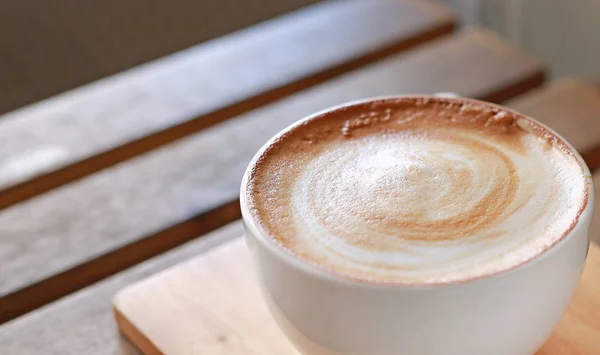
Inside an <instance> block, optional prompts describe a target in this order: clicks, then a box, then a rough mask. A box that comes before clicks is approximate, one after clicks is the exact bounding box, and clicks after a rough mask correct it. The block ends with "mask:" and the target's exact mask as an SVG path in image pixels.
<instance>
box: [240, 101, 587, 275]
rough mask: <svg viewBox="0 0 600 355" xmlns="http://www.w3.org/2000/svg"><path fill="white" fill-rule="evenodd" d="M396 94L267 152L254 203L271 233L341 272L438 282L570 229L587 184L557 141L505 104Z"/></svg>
mask: <svg viewBox="0 0 600 355" xmlns="http://www.w3.org/2000/svg"><path fill="white" fill-rule="evenodd" d="M440 100H441V99H440ZM402 104H403V105H401V106H400V108H399V107H397V104H396V105H394V104H390V105H384V106H383V107H382V108H380V109H379V110H376V111H373V110H372V108H371V111H370V112H376V114H367V115H365V114H364V113H360V112H361V111H360V110H358V112H359V113H358V114H357V112H346V113H344V114H338V116H335V117H330V118H329V120H325V119H323V120H322V121H317V120H316V121H314V122H313V123H314V127H312V128H311V127H310V125H306V126H302V127H301V128H300V129H297V131H293V130H292V134H288V135H287V136H284V137H283V139H282V140H281V141H279V142H278V144H281V146H278V149H277V153H276V154H269V152H268V151H267V153H266V154H265V155H264V156H263V157H262V158H263V161H260V163H261V164H262V165H258V167H259V168H257V169H256V171H255V174H254V177H253V179H252V180H251V182H250V184H251V187H253V189H252V191H253V192H252V195H251V201H253V203H254V206H255V212H256V215H257V216H258V218H260V219H261V221H264V223H263V224H264V226H265V228H266V230H267V231H268V232H269V233H270V234H271V235H272V236H273V238H274V240H275V241H276V242H278V243H279V244H280V245H282V246H283V247H284V248H286V249H288V250H289V251H291V252H292V253H294V254H295V255H297V256H299V257H301V258H303V259H305V260H307V261H309V262H312V263H314V264H316V265H317V266H319V267H322V268H325V269H329V270H331V271H333V272H336V273H338V274H341V275H344V276H347V277H351V278H355V279H360V280H371V281H378V282H398V281H400V282H425V283H435V282H451V281H457V280H464V279H469V278H473V277H479V276H482V275H486V274H490V273H494V272H497V271H498V270H503V269H506V268H510V267H512V266H514V265H517V264H519V263H520V262H522V261H523V260H527V259H529V258H531V257H532V256H534V255H537V254H539V253H540V252H542V251H543V250H545V249H547V248H548V247H549V246H550V245H552V244H553V243H555V242H556V241H557V240H559V239H560V238H561V237H562V236H563V235H564V234H565V233H567V232H568V231H569V230H570V228H571V227H572V225H573V223H574V221H576V219H577V217H578V214H579V213H580V211H581V209H582V206H584V205H585V204H584V203H585V202H586V198H587V192H586V191H587V182H586V181H585V179H584V177H583V174H582V170H581V166H580V165H579V163H578V162H577V160H576V159H575V158H574V157H573V156H572V155H570V154H568V153H567V152H565V151H564V148H565V147H564V146H557V145H555V144H553V142H556V141H552V140H551V139H548V138H547V137H544V136H541V135H540V134H536V132H535V129H533V128H531V127H530V128H531V129H529V130H524V129H523V127H521V126H519V125H518V124H517V121H511V120H508V121H507V120H506V115H505V113H504V112H501V113H502V114H501V115H499V114H498V112H494V111H485V110H484V109H481V110H478V109H473V108H472V107H470V110H465V108H464V104H463V105H443V106H441V108H440V104H439V103H437V102H436V103H434V104H429V105H422V107H418V110H415V107H417V104H413V105H408V106H407V105H406V103H405V102H402ZM475 108H477V107H475ZM363 110H367V109H366V108H364V109H363ZM367 111H368V110H367ZM377 112H381V113H382V114H381V115H378V114H377ZM440 112H442V114H440ZM415 114H417V115H416V116H415ZM357 115H358V117H359V118H361V121H360V124H356V123H355V122H356V121H352V118H354V117H356V116H357ZM379 117H383V118H382V119H378V118H379ZM415 117H417V118H415ZM448 117H451V119H448ZM490 117H491V119H492V120H491V121H490ZM498 117H500V118H501V119H502V120H501V121H498V120H496V118H498ZM349 119H350V120H349ZM521 119H524V118H521ZM365 121H366V124H364V122H365ZM348 122H351V123H350V124H349V123H348ZM348 127H352V128H353V129H355V131H350V130H348ZM526 127H527V126H525V128H526ZM532 127H533V126H532ZM338 128H339V129H338ZM535 128H537V127H535ZM307 129H308V130H309V131H310V133H309V134H308V135H307V133H306V130H307ZM544 133H549V132H544ZM307 136H308V137H309V139H306V137H307Z"/></svg>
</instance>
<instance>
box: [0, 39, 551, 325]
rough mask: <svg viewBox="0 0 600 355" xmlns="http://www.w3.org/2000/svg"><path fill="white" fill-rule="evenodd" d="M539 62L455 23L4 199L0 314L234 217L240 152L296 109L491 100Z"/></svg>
mask: <svg viewBox="0 0 600 355" xmlns="http://www.w3.org/2000/svg"><path fill="white" fill-rule="evenodd" d="M542 73H543V71H542V68H541V66H540V64H539V62H538V61H537V60H535V59H533V58H531V57H529V56H527V55H525V54H523V53H522V52H520V51H518V50H517V49H515V48H514V47H512V46H510V45H508V44H506V43H505V42H503V41H501V40H500V39H498V38H497V37H494V36H492V35H491V34H489V33H487V32H484V31H480V30H477V31H471V32H467V33H462V34H461V35H459V36H456V37H452V38H447V39H443V40H439V41H436V42H433V43H432V44H431V45H424V46H422V48H420V49H417V50H415V51H414V52H411V53H409V54H406V55H400V56H394V57H391V58H389V59H386V60H384V61H382V62H380V63H377V64H374V65H371V66H369V67H367V68H365V69H363V70H360V71H357V72H353V73H349V74H347V75H344V76H342V77H340V78H338V79H336V80H332V81H330V82H328V83H326V84H323V85H321V86H318V87H315V88H313V89H311V90H308V91H305V92H302V93H299V94H296V95H294V96H292V97H290V98H288V99H286V100H283V101H280V102H277V103H274V104H271V105H269V106H267V107H265V108H262V109H260V110H256V111H253V112H250V113H247V114H245V115H241V116H239V117H237V118H235V119H231V120H228V121H226V122H223V123H221V124H219V125H217V126H213V127H211V128H208V129H206V130H203V131H202V132H199V133H197V134H195V135H192V136H189V137H187V138H185V139H182V140H179V141H178V142H175V143H173V144H170V145H168V146H165V147H163V148H161V149H158V150H156V151H154V152H151V153H148V154H145V155H143V156H140V157H137V158H135V159H133V160H130V161H128V162H126V163H122V164H120V165H117V166H115V167H113V168H110V169H105V170H103V171H101V172H99V173H97V174H94V175H92V176H89V177H87V178H84V179H81V180H79V181H77V182H74V183H71V184H69V185H66V186H63V187H61V188H59V189H56V190H53V191H51V192H49V193H47V194H44V195H42V196H38V197H37V198H34V199H31V200H28V201H25V202H23V203H20V204H18V205H15V206H13V207H11V208H8V209H6V210H4V211H2V212H0V259H2V260H3V262H2V263H1V264H0V278H1V279H2V282H1V283H0V322H1V321H2V320H6V319H10V318H11V317H14V316H17V315H19V314H22V313H24V312H26V311H29V310H31V309H34V308H35V307H38V306H40V305H42V304H44V303H47V302H49V301H52V300H54V299H56V298H57V297H60V296H62V295H65V294H68V293H70V292H73V291H74V290H76V289H79V288H81V287H84V286H86V285H88V284H90V283H92V282H95V281H98V280H100V279H102V278H103V277H106V276H108V275H110V274H112V273H114V272H116V271H118V270H120V269H123V268H126V267H129V266H131V265H133V264H135V263H137V262H140V261H141V260H143V259H145V258H148V257H150V256H152V255H156V254H158V253H160V252H163V251H164V250H167V249H168V248H171V247H174V246H176V245H178V244H180V243H182V242H184V241H186V240H189V239H192V238H194V237H195V236H197V235H200V234H202V233H205V232H206V231H207V229H209V228H216V227H217V226H218V225H219V224H224V223H227V222H229V221H232V220H234V219H236V218H239V211H238V209H237V208H236V203H237V202H236V201H237V198H238V190H239V183H240V180H241V175H242V173H243V171H244V169H245V167H246V165H247V163H248V161H249V160H250V158H251V157H252V156H253V155H254V153H255V152H256V151H257V150H258V148H260V146H261V145H262V144H263V143H264V142H266V141H267V140H268V138H270V137H271V136H272V135H273V134H275V133H276V132H278V131H279V130H280V129H282V128H283V127H285V126H287V125H289V124H290V123H292V122H294V121H296V120H297V119H299V118H301V117H303V116H305V115H307V114H310V113H313V112H316V111H318V110H321V109H323V108H326V107H328V106H331V105H334V104H339V103H342V102H344V101H348V100H353V99H358V98H363V97H366V96H378V95H385V94H391V93H433V92H437V91H453V90H454V91H458V92H460V93H462V94H464V95H466V96H471V97H477V98H483V99H492V100H493V99H497V98H501V97H504V95H505V93H506V92H514V93H517V92H521V91H524V90H527V89H529V88H531V87H532V86H534V85H537V84H539V83H540V81H541V78H542V76H543V74H542ZM222 206H226V207H227V208H226V209H225V210H223V211H221V210H220V208H221V207H222Z"/></svg>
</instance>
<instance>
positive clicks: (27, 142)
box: [0, 0, 455, 208]
mask: <svg viewBox="0 0 600 355" xmlns="http://www.w3.org/2000/svg"><path fill="white" fill-rule="evenodd" d="M454 26H455V18H454V16H452V14H450V13H449V12H448V11H447V10H446V9H445V8H444V7H441V6H437V5H435V4H431V3H429V2H423V1H418V0H412V1H386V0H373V1H360V0H352V1H344V2H325V3H319V4H317V5H314V6H311V7H308V8H306V9H303V10H300V11H298V12H297V13H294V14H292V15H287V16H284V17H282V18H280V19H275V20H272V21H267V22H265V23H262V24H259V25H256V26H254V27H250V28H248V29H245V30H242V31H239V32H236V33H233V34H230V35H228V36H225V37H222V38H220V39H216V40H214V41H211V42H208V43H206V44H202V45H199V46H196V47H193V48H190V49H188V50H185V51H182V52H179V53H175V54H173V55H171V56H168V57H166V58H163V59H160V60H157V61H155V62H151V63H148V64H145V65H142V66H139V67H136V68H134V69H131V70H128V71H125V72H123V73H120V74H117V75H115V76H112V77H109V78H106V79H102V80H100V81H97V82H95V83H93V84H90V85H87V86H84V87H81V88H78V89H75V90H72V91H70V92H67V93H65V94H61V95H58V96H56V97H53V98H51V99H48V100H45V101H42V102H39V103H37V104H34V105H31V106H29V107H25V108H23V109H21V110H17V111H15V112H12V113H9V114H6V115H4V116H2V117H0V142H2V145H1V147H0V208H3V207H7V206H9V205H12V204H14V203H17V202H19V201H22V200H24V199H27V198H30V197H32V196H35V195H37V194H40V193H43V192H46V191H49V190H50V189H53V188H56V187H58V186H60V185H62V184H65V183H68V182H70V181H74V180H76V179H78V178H81V177H83V176H85V175H88V174H90V173H93V172H95V171H99V170H101V169H103V168H106V167H107V166H110V165H114V164H116V163H119V162H121V161H124V160H126V159H129V158H131V157H133V156H136V155H138V154H141V153H143V152H145V151H148V150H151V149H154V148H156V147H158V146H160V145H163V144H167V143H169V142H172V141H174V140H176V139H178V138H181V137H183V136H185V135H187V134H190V133H193V132H195V131H198V130H201V129H204V128H207V127H209V126H211V125H213V124H215V123H218V122H221V121H223V120H226V119H228V118H230V117H233V116H235V115H239V114H242V113H244V112H247V111H249V110H252V109H254V108H257V107H260V106H262V105H265V104H267V103H269V102H273V101H275V100H277V99H280V98H282V97H284V96H287V95H290V94H292V93H294V92H298V91H300V90H302V89H306V88H308V87H310V86H313V85H316V84H318V83H320V82H323V81H326V80H328V79H331V78H333V77H335V76H337V75H340V74H342V73H345V72H348V71H350V70H352V69H355V68H358V67H361V66H363V65H366V64H368V63H371V62H373V61H376V60H378V59H381V58H383V57H386V56H388V55H391V54H394V53H397V52H400V51H403V50H406V49H409V48H411V47H414V46H416V45H419V44H421V43H423V42H425V41H427V40H431V39H433V38H437V37H440V36H442V35H445V34H448V33H449V32H451V31H452V30H453V28H454Z"/></svg>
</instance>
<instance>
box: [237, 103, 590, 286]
mask: <svg viewBox="0 0 600 355" xmlns="http://www.w3.org/2000/svg"><path fill="white" fill-rule="evenodd" d="M427 98H430V99H437V100H445V101H452V102H473V103H478V104H483V105H487V106H491V107H496V108H499V109H501V110H503V111H508V112H510V113H513V114H515V115H516V116H519V117H523V118H525V119H527V120H531V121H532V122H534V123H536V124H538V125H539V126H541V127H542V128H544V129H545V130H547V131H548V132H550V133H552V134H553V135H554V136H556V137H557V138H558V139H560V141H561V143H563V144H564V145H565V146H566V147H567V148H568V149H569V151H570V153H571V154H573V156H574V157H575V159H576V160H577V161H578V163H579V164H580V165H581V167H582V169H583V171H582V173H583V175H584V178H585V180H586V182H587V184H588V191H587V196H586V202H585V206H584V207H583V208H582V209H581V212H580V214H579V215H578V217H577V220H576V221H575V223H574V225H573V227H572V228H571V229H570V230H569V231H568V232H567V233H565V234H564V235H563V236H562V237H561V238H559V239H557V240H556V241H554V243H552V244H550V245H548V246H547V247H545V248H544V249H543V250H541V251H539V252H537V253H535V254H533V255H531V256H530V257H529V258H527V259H525V260H523V261H521V262H520V263H517V264H515V265H512V266H510V267H508V268H504V269H500V270H497V271H494V272H490V273H486V274H483V275H479V276H475V277H470V278H465V279H457V280H450V281H436V282H419V281H411V282H407V281H401V280H398V281H378V280H369V279H359V278H352V277H347V276H344V275H343V274H339V273H336V272H334V271H331V270H329V269H327V268H324V267H319V265H317V264H315V263H311V262H308V261H306V260H304V259H302V258H300V257H298V256H296V255H294V254H293V253H292V252H289V251H287V250H286V249H285V248H283V247H282V246H279V245H278V244H277V243H276V242H275V241H274V240H273V237H272V236H270V235H269V233H268V232H267V231H266V230H264V228H262V227H261V226H260V223H259V222H258V221H257V220H256V219H255V216H254V214H253V213H251V211H250V207H249V205H248V203H247V187H248V179H249V176H250V174H251V172H252V170H253V167H254V166H255V165H256V163H257V161H258V159H259V158H260V157H261V156H262V155H263V154H264V152H265V150H267V149H268V148H269V147H270V146H271V145H272V144H273V143H274V142H275V141H276V140H277V139H278V138H280V137H281V136H282V135H283V134H285V133H286V132H288V131H290V130H292V129H294V128H295V127H297V126H299V125H301V124H303V123H304V122H306V121H310V120H311V119H313V118H316V117H319V116H321V115H323V114H326V113H328V112H331V111H335V110H339V109H343V108H346V107H350V106H355V105H361V104H366V103H369V102H374V101H387V100H398V99H427ZM240 208H241V212H242V219H243V223H244V226H245V228H246V233H248V232H250V233H251V234H252V235H251V236H248V235H247V236H246V237H247V238H248V237H251V238H254V239H255V240H256V241H258V242H259V243H260V244H262V245H263V246H264V247H265V248H266V249H267V250H268V251H269V252H270V253H271V254H273V255H275V256H276V257H277V258H279V259H280V260H281V261H283V262H285V263H286V264H288V265H290V266H292V267H293V268H295V269H297V270H300V271H302V272H304V273H308V274H310V275H312V276H314V277H317V278H319V279H322V280H326V281H328V282H334V283H339V284H344V285H352V286H360V287H368V288H411V289H412V288H415V289H423V288H435V287H441V286H452V285H460V284H464V283H471V282H475V281H479V280H486V279H493V278H495V277H499V276H502V275H506V274H509V273H512V272H516V271H517V270H521V269H523V268H526V267H528V266H530V265H533V264H535V263H538V262H539V261H540V260H542V259H544V258H547V257H548V256H550V255H551V254H552V253H554V252H555V251H556V250H557V249H558V248H560V247H561V245H563V244H564V242H565V241H566V240H568V239H570V238H571V237H572V236H573V235H575V234H578V233H581V229H582V228H586V225H588V224H589V223H585V222H584V221H589V220H591V216H592V214H593V208H594V185H593V179H592V174H591V172H590V170H589V168H588V166H587V164H586V163H585V161H584V160H583V157H582V156H581V154H579V152H578V151H577V150H576V149H575V148H574V147H573V146H572V145H571V143H569V141H567V140H566V139H565V138H564V137H563V136H562V135H560V134H559V133H558V132H556V131H555V130H554V129H552V128H550V127H548V126H547V125H546V124H544V123H542V122H540V121H538V120H537V119H535V118H532V117H530V116H528V115H525V114H522V113H520V112H518V111H515V110H512V109H510V108H507V107H504V106H502V105H499V104H495V103H491V102H487V101H483V100H478V99H472V98H466V97H461V96H453V95H444V96H441V95H385V96H375V97H368V98H364V99H359V100H352V101H348V102H345V103H342V104H339V105H335V106H331V107H328V108H325V109H323V110H320V111H318V112H315V113H313V114H310V115H308V116H305V117H303V118H301V119H299V120H298V121H296V122H294V123H292V124H290V125H288V126H287V127H285V128H283V129H282V130H280V131H279V132H278V133H276V134H275V135H274V136H273V137H271V138H270V139H269V140H268V141H267V142H266V143H265V144H264V145H263V146H262V147H261V148H260V149H259V150H258V151H257V153H256V154H255V155H254V157H253V158H252V160H251V161H250V163H249V164H248V167H247V168H246V170H245V172H244V175H243V177H242V184H241V187H240Z"/></svg>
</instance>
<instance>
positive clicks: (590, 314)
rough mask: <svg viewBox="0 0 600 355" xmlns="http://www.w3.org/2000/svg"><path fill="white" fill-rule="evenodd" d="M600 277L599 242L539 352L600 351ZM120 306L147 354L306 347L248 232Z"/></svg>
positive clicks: (139, 288)
mask: <svg viewBox="0 0 600 355" xmlns="http://www.w3.org/2000/svg"><path fill="white" fill-rule="evenodd" d="M599 277H600V248H599V247H598V246H596V245H592V246H591V248H590V253H589V259H588V262H587V264H586V267H585V271H584V274H583V277H582V282H581V284H580V286H579V288H578V289H577V291H576V295H575V297H574V300H573V303H572V304H571V306H570V307H569V310H568V311H567V314H566V315H565V317H564V318H563V320H562V322H561V323H560V325H559V326H558V328H557V329H556V331H555V333H554V335H553V336H552V338H551V339H550V340H549V342H548V344H547V345H545V346H544V348H543V349H542V350H541V351H540V352H538V354H539V355H563V354H564V355H567V354H569V355H572V354H581V355H595V354H598V353H600V282H598V278H599ZM240 295H243V297H240ZM114 308H115V316H116V320H117V323H118V324H119V327H120V329H121V331H123V332H124V334H125V335H126V336H127V337H128V338H129V339H131V340H132V341H133V343H134V344H136V346H138V347H139V348H140V349H141V350H142V351H143V352H144V353H145V354H166V355H171V354H173V355H175V354H215V355H217V354H223V355H225V354H227V355H238V354H239V355H242V354H243V355H251V354H252V355H254V354H256V355H258V354H299V353H298V352H296V351H295V350H294V349H293V347H292V346H291V344H290V343H289V342H288V340H287V339H286V338H285V336H284V335H283V333H281V331H280V330H279V328H278V327H277V325H276V324H275V321H274V320H273V319H272V318H271V315H270V314H269V312H268V310H267V307H266V306H265V304H264V302H263V300H262V296H261V294H260V292H259V288H258V285H257V283H256V280H255V275H254V274H253V273H252V266H251V265H250V260H249V255H248V252H247V249H246V245H245V243H244V241H243V240H242V239H241V238H240V239H238V240H235V241H232V242H229V243H227V244H225V245H223V246H221V247H219V248H217V249H216V250H213V251H211V252H209V253H206V254H203V255H200V256H197V257H195V258H193V259H191V260H189V261H187V262H185V263H182V264H180V265H177V266H174V267H172V268H170V269H168V270H166V271H163V272H161V273H159V274H157V275H154V276H152V277H150V278H148V279H146V280H144V281H141V282H139V283H136V284H134V285H131V286H129V287H127V288H126V289H125V290H123V291H121V292H120V293H119V294H118V295H117V296H116V298H115V303H114ZM167 324H169V325H172V326H166V325H167ZM516 331H518V330H516Z"/></svg>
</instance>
